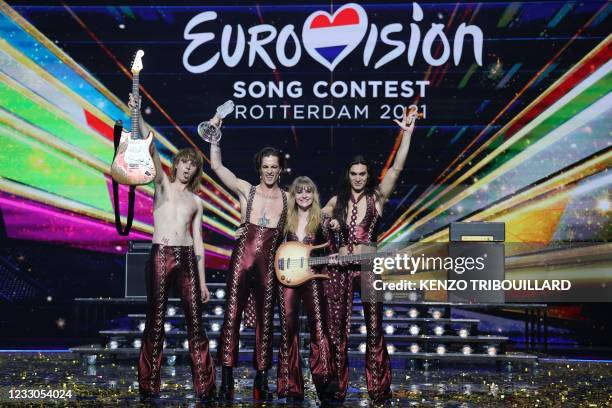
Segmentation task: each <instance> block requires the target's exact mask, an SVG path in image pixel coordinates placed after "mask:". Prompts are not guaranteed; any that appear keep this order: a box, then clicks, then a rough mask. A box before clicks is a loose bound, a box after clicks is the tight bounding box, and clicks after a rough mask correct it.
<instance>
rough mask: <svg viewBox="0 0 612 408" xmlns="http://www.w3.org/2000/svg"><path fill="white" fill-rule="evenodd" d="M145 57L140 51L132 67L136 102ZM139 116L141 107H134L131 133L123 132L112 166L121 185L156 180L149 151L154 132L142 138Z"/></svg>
mask: <svg viewBox="0 0 612 408" xmlns="http://www.w3.org/2000/svg"><path fill="white" fill-rule="evenodd" d="M143 55H144V51H143V50H138V51H137V52H136V56H135V57H134V62H133V63H132V67H131V71H132V95H133V96H134V98H135V100H138V99H139V92H138V85H139V75H140V71H141V70H142V56H143ZM136 105H138V104H136ZM139 116H140V107H139V106H134V107H133V108H132V112H131V125H132V126H131V132H127V131H126V130H125V129H123V131H122V132H121V139H120V142H119V147H117V153H116V154H115V158H114V159H113V164H112V165H111V176H112V177H113V180H115V181H116V182H117V183H119V184H126V185H131V186H133V185H142V184H148V183H150V182H151V181H153V180H154V179H155V165H154V163H153V158H152V157H151V153H150V150H149V149H150V147H151V143H153V132H149V134H148V135H147V137H145V138H143V137H142V135H141V134H140V129H139V126H138V117H139Z"/></svg>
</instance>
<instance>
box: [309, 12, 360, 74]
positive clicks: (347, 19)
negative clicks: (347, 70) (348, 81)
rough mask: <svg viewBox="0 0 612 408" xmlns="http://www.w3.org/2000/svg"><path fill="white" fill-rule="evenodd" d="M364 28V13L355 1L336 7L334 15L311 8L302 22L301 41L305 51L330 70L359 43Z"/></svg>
mask: <svg viewBox="0 0 612 408" xmlns="http://www.w3.org/2000/svg"><path fill="white" fill-rule="evenodd" d="M367 28H368V15H367V14H366V12H365V10H364V9H363V8H362V7H361V6H360V5H358V4H355V3H349V4H345V5H344V6H342V7H340V8H339V9H338V10H336V12H335V13H334V15H333V16H332V15H330V14H329V13H326V12H325V11H315V12H314V13H312V14H311V15H310V16H308V18H307V19H306V21H305V22H304V27H303V28H302V42H303V44H304V49H306V52H308V54H309V55H310V56H311V57H312V58H314V59H315V61H317V62H319V63H320V64H321V65H323V66H325V67H327V68H329V70H330V71H333V70H334V68H335V67H336V66H337V65H338V64H339V63H340V61H342V60H343V59H344V58H346V56H347V55H349V54H350V53H351V51H353V50H354V49H355V47H357V45H359V43H360V42H361V40H362V39H363V36H364V35H365V33H366V30H367Z"/></svg>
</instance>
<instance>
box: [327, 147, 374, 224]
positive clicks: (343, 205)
mask: <svg viewBox="0 0 612 408" xmlns="http://www.w3.org/2000/svg"><path fill="white" fill-rule="evenodd" d="M355 164H363V165H365V166H366V167H367V169H368V170H367V173H368V180H367V181H366V185H365V187H364V189H363V191H364V192H365V194H366V195H371V194H375V195H377V196H378V188H377V187H378V186H377V184H376V177H375V176H374V169H373V167H372V164H371V163H370V162H369V160H368V159H366V158H365V157H364V156H362V155H360V154H359V155H357V156H354V157H353V159H352V160H351V162H350V163H349V164H348V166H346V170H345V171H344V174H343V175H342V177H341V179H340V182H339V183H338V188H337V191H338V194H337V195H336V206H335V207H334V218H335V219H337V220H338V221H339V222H340V223H341V224H342V225H344V224H346V217H347V215H348V203H349V200H350V199H351V194H352V193H351V179H350V177H349V172H350V170H351V167H352V166H354V165H355Z"/></svg>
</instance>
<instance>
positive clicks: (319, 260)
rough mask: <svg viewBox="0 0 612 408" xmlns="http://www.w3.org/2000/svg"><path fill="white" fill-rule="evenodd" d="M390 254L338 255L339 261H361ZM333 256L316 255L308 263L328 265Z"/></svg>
mask: <svg viewBox="0 0 612 408" xmlns="http://www.w3.org/2000/svg"><path fill="white" fill-rule="evenodd" d="M387 255H389V253H386V252H378V253H365V254H351V255H339V256H337V257H336V259H337V261H338V262H359V261H365V260H369V259H374V258H377V257H384V256H387ZM331 259H332V257H330V256H315V257H312V258H308V265H311V266H314V265H327V264H328V263H329V262H330V260H331Z"/></svg>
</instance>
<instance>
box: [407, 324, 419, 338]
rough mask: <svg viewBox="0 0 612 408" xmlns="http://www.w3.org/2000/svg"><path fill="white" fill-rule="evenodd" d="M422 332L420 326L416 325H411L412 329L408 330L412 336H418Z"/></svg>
mask: <svg viewBox="0 0 612 408" xmlns="http://www.w3.org/2000/svg"><path fill="white" fill-rule="evenodd" d="M420 331H421V328H420V327H419V326H417V325H416V324H411V325H410V328H409V329H408V332H409V333H410V334H411V335H412V336H418V335H419V332H420Z"/></svg>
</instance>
